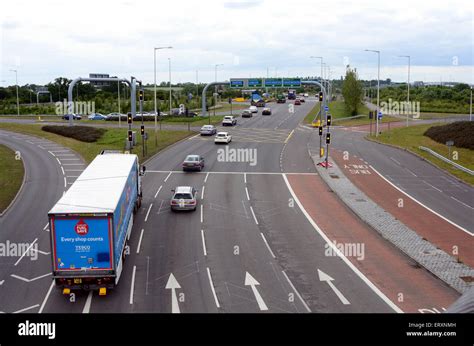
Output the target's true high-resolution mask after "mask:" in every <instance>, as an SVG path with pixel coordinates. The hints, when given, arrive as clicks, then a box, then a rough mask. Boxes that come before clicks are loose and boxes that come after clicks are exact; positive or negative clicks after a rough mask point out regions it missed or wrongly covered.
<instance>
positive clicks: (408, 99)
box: [398, 55, 411, 127]
mask: <svg viewBox="0 0 474 346" xmlns="http://www.w3.org/2000/svg"><path fill="white" fill-rule="evenodd" d="M398 57H399V58H408V80H407V107H408V110H409V111H408V112H407V127H408V114H409V113H411V106H410V56H409V55H399V56H398Z"/></svg>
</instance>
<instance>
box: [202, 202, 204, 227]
mask: <svg viewBox="0 0 474 346" xmlns="http://www.w3.org/2000/svg"><path fill="white" fill-rule="evenodd" d="M203 221H204V216H203V211H202V204H201V223H203Z"/></svg>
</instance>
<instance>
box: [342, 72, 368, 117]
mask: <svg viewBox="0 0 474 346" xmlns="http://www.w3.org/2000/svg"><path fill="white" fill-rule="evenodd" d="M362 95H363V90H362V84H361V82H360V81H359V80H358V79H357V74H356V72H355V70H351V69H350V68H349V67H348V68H347V70H346V77H345V79H344V82H343V84H342V96H343V97H344V104H345V106H346V109H347V111H348V112H349V113H350V115H351V116H353V115H357V108H358V107H359V106H360V105H361V104H362Z"/></svg>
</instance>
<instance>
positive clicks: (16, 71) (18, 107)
mask: <svg viewBox="0 0 474 346" xmlns="http://www.w3.org/2000/svg"><path fill="white" fill-rule="evenodd" d="M10 71H12V72H15V85H16V111H17V114H18V116H20V98H19V97H18V70H10Z"/></svg>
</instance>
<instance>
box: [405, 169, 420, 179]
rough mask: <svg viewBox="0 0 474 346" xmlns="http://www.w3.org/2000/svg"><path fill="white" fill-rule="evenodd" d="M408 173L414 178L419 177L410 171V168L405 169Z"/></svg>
mask: <svg viewBox="0 0 474 346" xmlns="http://www.w3.org/2000/svg"><path fill="white" fill-rule="evenodd" d="M405 169H406V170H407V171H408V172H410V173H411V174H412V175H413V176H414V177H418V176H417V175H416V174H415V173H413V172H412V171H410V170H409V169H408V168H405Z"/></svg>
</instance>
